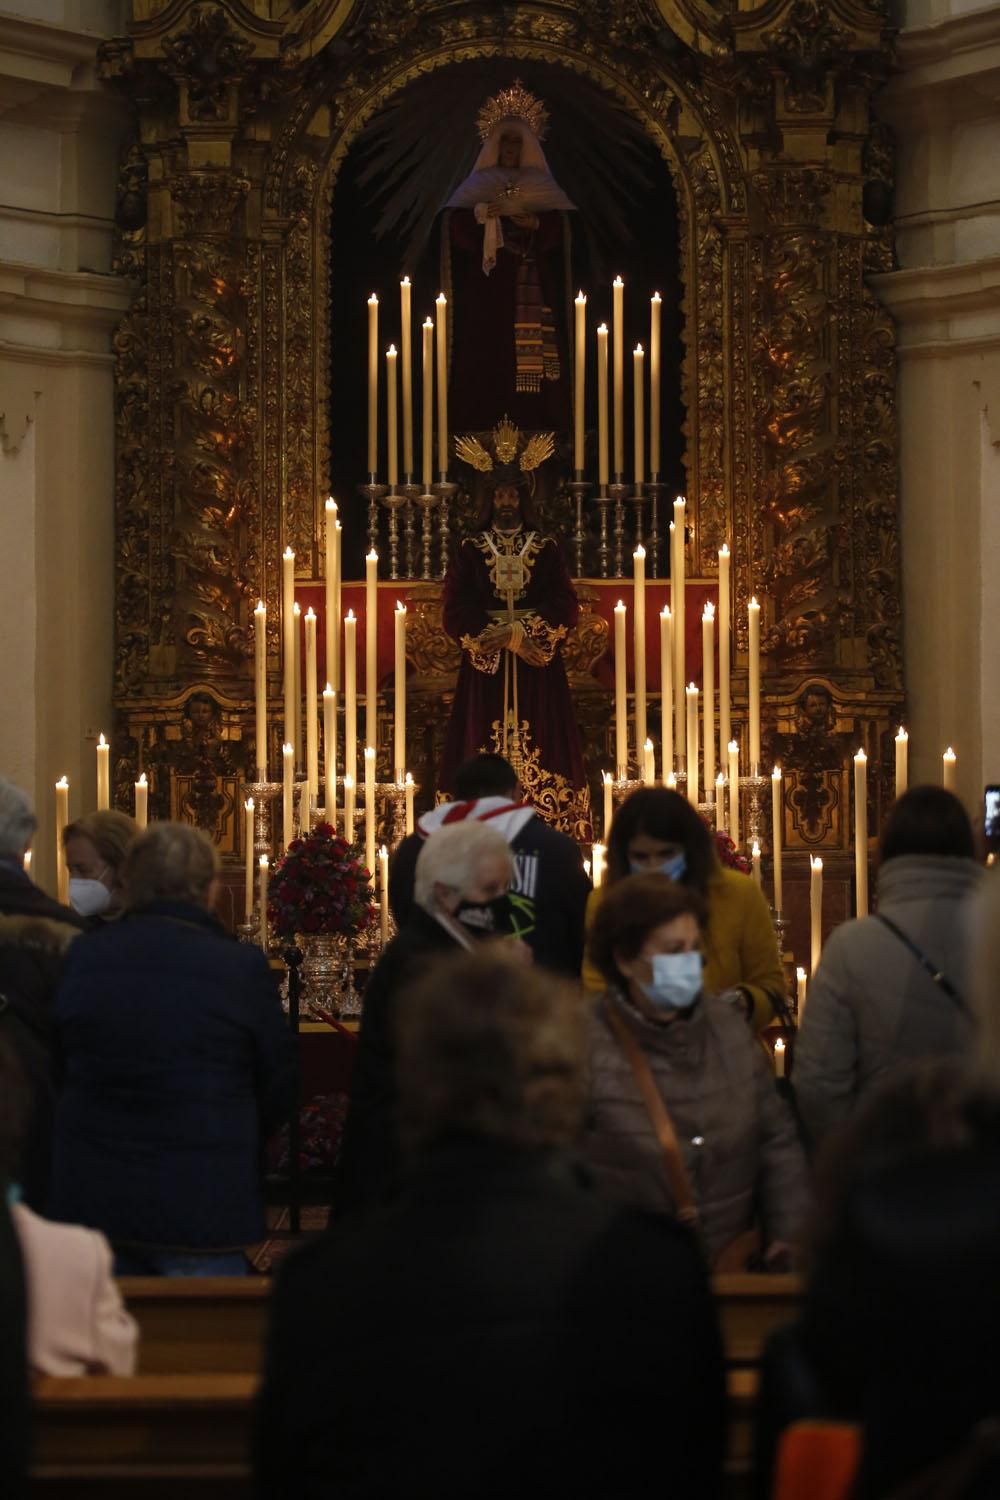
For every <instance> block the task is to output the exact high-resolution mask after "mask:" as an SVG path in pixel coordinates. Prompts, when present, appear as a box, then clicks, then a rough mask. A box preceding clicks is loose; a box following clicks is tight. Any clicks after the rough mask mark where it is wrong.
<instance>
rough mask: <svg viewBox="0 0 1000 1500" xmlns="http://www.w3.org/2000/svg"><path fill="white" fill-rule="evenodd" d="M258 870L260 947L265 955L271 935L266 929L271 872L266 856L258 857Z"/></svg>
mask: <svg viewBox="0 0 1000 1500" xmlns="http://www.w3.org/2000/svg"><path fill="white" fill-rule="evenodd" d="M259 870H260V886H259V888H258V890H259V895H258V899H259V901H260V946H261V947H262V948H263V950H264V952H265V953H266V952H267V950H268V948H269V946H270V942H271V933H270V929H269V928H268V922H267V894H268V886H269V877H270V871H271V862H270V860H269V859H268V857H267V855H266V854H262V855H261V857H260V864H259Z"/></svg>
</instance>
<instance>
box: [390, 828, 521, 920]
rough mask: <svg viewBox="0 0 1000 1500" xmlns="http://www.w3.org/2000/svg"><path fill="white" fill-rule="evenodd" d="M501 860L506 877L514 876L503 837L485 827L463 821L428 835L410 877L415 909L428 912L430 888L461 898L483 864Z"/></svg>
mask: <svg viewBox="0 0 1000 1500" xmlns="http://www.w3.org/2000/svg"><path fill="white" fill-rule="evenodd" d="M491 856H492V857H493V858H496V859H502V860H503V861H504V864H505V865H506V866H507V871H508V877H510V876H512V875H513V873H514V860H513V857H512V856H511V852H510V848H509V847H508V844H507V840H506V839H505V838H504V836H503V834H501V833H498V832H497V830H496V829H495V828H491V827H490V826H489V824H488V823H480V822H478V821H476V820H475V819H472V818H469V819H466V820H465V822H463V823H454V824H451V825H450V826H449V827H446V828H438V829H436V830H435V831H434V833H432V834H431V835H430V837H429V838H428V840H427V842H426V844H425V845H424V847H423V848H422V849H421V851H420V855H419V858H418V859H417V869H416V874H415V876H414V885H413V899H414V900H415V901H416V903H417V905H418V906H423V907H426V908H427V909H430V907H431V905H432V903H433V900H434V887H435V886H436V885H446V886H449V887H450V888H451V889H452V890H455V891H459V892H460V893H461V894H462V895H463V896H464V895H465V893H466V892H467V891H468V890H469V889H470V887H471V886H472V885H474V884H475V881H476V877H477V875H478V873H479V867H480V865H481V864H482V862H483V860H485V859H487V858H489V857H491Z"/></svg>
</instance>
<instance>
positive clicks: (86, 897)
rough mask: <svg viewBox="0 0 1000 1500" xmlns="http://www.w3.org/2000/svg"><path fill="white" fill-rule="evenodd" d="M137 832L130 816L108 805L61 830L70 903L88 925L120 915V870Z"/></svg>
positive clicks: (121, 906) (121, 890) (122, 895)
mask: <svg viewBox="0 0 1000 1500" xmlns="http://www.w3.org/2000/svg"><path fill="white" fill-rule="evenodd" d="M138 832H139V830H138V828H137V826H136V824H135V822H134V820H133V819H132V818H129V817H127V816H126V814H125V813H120V812H115V811H114V810H113V809H110V808H108V809H106V810H104V811H101V812H92V813H88V814H87V816H86V817H84V818H79V819H77V821H76V822H75V823H68V824H67V825H66V827H65V828H64V829H63V849H64V850H65V852H66V869H67V871H68V873H69V904H70V906H72V908H73V910H74V911H75V912H77V913H78V914H79V915H80V916H81V917H86V918H87V919H88V922H89V923H90V924H91V925H93V924H95V923H96V924H100V923H101V922H106V921H113V920H114V919H115V918H116V917H119V916H121V913H122V908H123V906H124V891H123V889H122V884H121V871H122V868H123V866H124V864H125V856H126V855H127V854H128V851H129V849H130V848H131V847H132V844H133V843H134V842H135V839H136V837H137V835H138Z"/></svg>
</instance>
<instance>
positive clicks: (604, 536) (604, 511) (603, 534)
mask: <svg viewBox="0 0 1000 1500" xmlns="http://www.w3.org/2000/svg"><path fill="white" fill-rule="evenodd" d="M610 505H611V496H610V495H609V494H608V491H607V488H606V486H602V488H601V491H600V493H599V494H598V496H597V509H598V512H599V515H600V536H599V540H598V543H597V564H598V571H599V572H600V575H601V577H602V578H607V576H608V565H609V563H610V561H611V548H610V546H609V543H608V508H609V506H610Z"/></svg>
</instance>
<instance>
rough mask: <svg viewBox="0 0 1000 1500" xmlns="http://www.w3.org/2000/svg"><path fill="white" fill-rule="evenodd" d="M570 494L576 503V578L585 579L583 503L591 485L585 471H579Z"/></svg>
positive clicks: (574, 543)
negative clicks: (585, 476)
mask: <svg viewBox="0 0 1000 1500" xmlns="http://www.w3.org/2000/svg"><path fill="white" fill-rule="evenodd" d="M569 488H570V493H571V494H572V496H573V499H574V500H575V502H576V526H575V527H574V530H573V551H574V553H575V554H576V576H577V578H582V577H583V548H584V543H585V542H586V540H587V533H586V531H585V529H584V525H583V502H584V500H585V499H586V495H587V491H588V490H589V489H590V485H589V484H588V483H587V482H586V480H585V479H584V477H583V470H582V469H577V471H576V473H575V474H574V476H573V480H572V482H571V484H570V486H569Z"/></svg>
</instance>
